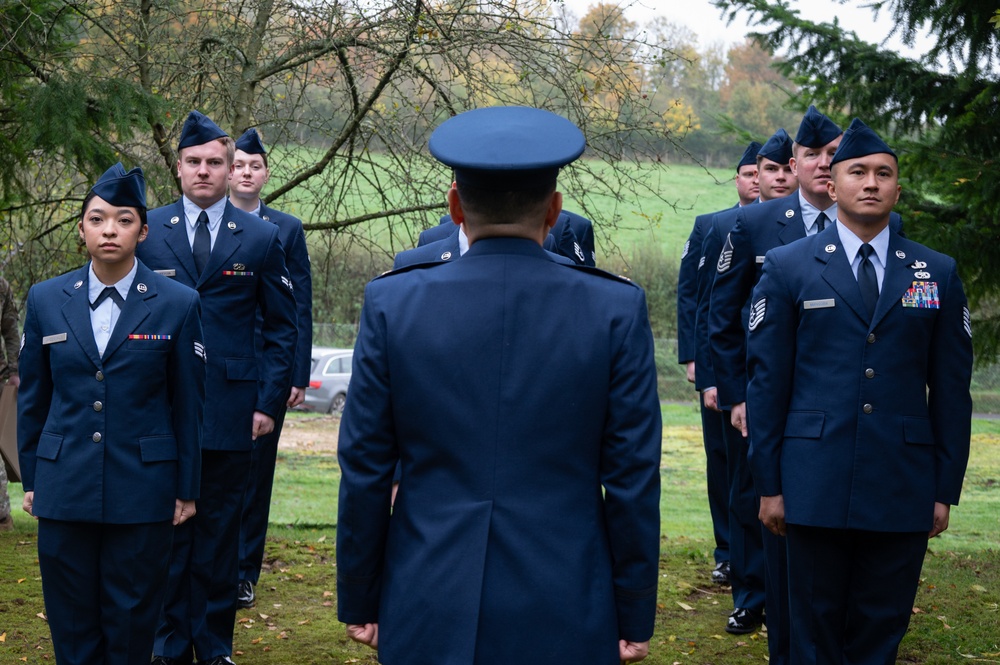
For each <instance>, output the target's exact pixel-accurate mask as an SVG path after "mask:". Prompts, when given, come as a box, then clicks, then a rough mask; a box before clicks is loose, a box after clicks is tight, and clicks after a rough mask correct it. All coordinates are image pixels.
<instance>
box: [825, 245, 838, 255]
mask: <svg viewBox="0 0 1000 665" xmlns="http://www.w3.org/2000/svg"><path fill="white" fill-rule="evenodd" d="M823 249H825V250H826V253H827V254H833V253H834V252H836V251H837V246H836V245H834V244H829V245H827V246H826V247H824V248H823Z"/></svg>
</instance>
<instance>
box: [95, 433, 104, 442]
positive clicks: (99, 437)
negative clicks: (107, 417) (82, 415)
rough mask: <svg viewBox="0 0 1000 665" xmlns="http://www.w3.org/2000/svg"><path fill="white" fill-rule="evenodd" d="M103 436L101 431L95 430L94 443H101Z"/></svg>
mask: <svg viewBox="0 0 1000 665" xmlns="http://www.w3.org/2000/svg"><path fill="white" fill-rule="evenodd" d="M102 438H103V437H102V436H101V433H100V432H94V436H93V439H94V443H100V442H101V439H102Z"/></svg>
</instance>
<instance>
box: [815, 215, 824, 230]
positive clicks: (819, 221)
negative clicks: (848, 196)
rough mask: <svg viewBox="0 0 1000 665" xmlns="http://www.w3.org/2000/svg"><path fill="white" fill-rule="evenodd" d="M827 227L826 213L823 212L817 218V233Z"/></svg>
mask: <svg viewBox="0 0 1000 665" xmlns="http://www.w3.org/2000/svg"><path fill="white" fill-rule="evenodd" d="M825 228H826V213H825V212H821V213H820V214H819V216H818V217H817V218H816V233H819V232H820V231H822V230H823V229H825Z"/></svg>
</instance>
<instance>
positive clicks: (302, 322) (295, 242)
mask: <svg viewBox="0 0 1000 665" xmlns="http://www.w3.org/2000/svg"><path fill="white" fill-rule="evenodd" d="M234 164H235V173H234V174H233V182H232V184H231V185H230V196H229V199H230V202H231V203H232V204H233V205H234V206H236V207H237V208H240V209H241V210H243V211H245V212H249V213H251V214H254V215H256V216H258V217H260V218H261V219H263V220H264V221H267V222H271V223H272V224H275V225H277V227H278V240H280V241H281V247H282V249H283V250H284V252H285V265H286V266H287V268H288V276H289V278H290V279H291V280H292V287H293V290H292V292H293V295H294V296H295V312H296V328H297V329H298V338H297V340H296V343H295V360H294V365H293V367H292V388H291V391H290V392H289V395H288V401H287V402H286V406H287V407H288V408H293V407H296V406H298V405H299V404H301V403H302V401H303V400H304V399H305V391H306V387H307V386H308V385H309V374H310V372H311V371H312V271H311V269H310V264H309V248H308V247H307V246H306V234H305V232H304V231H303V229H302V221H301V220H299V218H297V217H293V216H292V215H289V214H286V213H283V212H279V211H277V210H275V209H273V208H271V207H269V206H266V205H264V202H263V201H261V200H260V190H261V189H262V188H263V187H264V185H266V184H267V181H268V179H269V178H270V177H271V171H270V169H269V167H268V163H267V150H266V149H265V148H264V143H263V141H261V138H260V134H259V133H258V132H257V130H256V129H254V128H252V127H251V128H250V129H248V130H246V131H245V132H243V134H242V135H241V136H240V138H238V139H236V157H235V160H234ZM263 322H264V321H263V317H262V316H261V314H260V312H259V311H258V313H257V330H258V331H259V330H260V328H261V326H262V325H263ZM263 352H264V348H263V338H262V337H260V336H259V335H258V337H257V354H258V355H259V356H261V355H263ZM284 422H285V409H284V408H282V409H281V410H280V412H279V413H278V414H277V416H276V417H275V420H274V429H273V430H272V431H271V433H270V434H265V435H264V436H261V437H257V441H256V443H255V445H254V447H253V452H252V455H251V462H250V481H249V483H248V484H247V491H246V494H245V495H244V497H243V513H242V518H241V520H240V583H239V589H238V593H237V603H238V604H239V606H240V607H253V605H254V603H255V602H256V594H255V591H254V587H255V586H256V585H257V581H258V580H259V579H260V568H261V565H262V564H263V562H264V542H265V540H266V538H267V518H268V515H269V514H270V509H271V489H272V487H273V485H274V465H275V462H276V459H277V454H278V438H279V437H280V436H281V427H282V425H283V424H284Z"/></svg>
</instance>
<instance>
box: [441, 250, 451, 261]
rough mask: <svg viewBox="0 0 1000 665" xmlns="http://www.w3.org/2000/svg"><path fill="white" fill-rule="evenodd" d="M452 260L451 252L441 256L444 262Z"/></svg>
mask: <svg viewBox="0 0 1000 665" xmlns="http://www.w3.org/2000/svg"><path fill="white" fill-rule="evenodd" d="M450 258H451V252H444V253H443V254H441V260H442V261H447V260H448V259H450Z"/></svg>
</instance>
